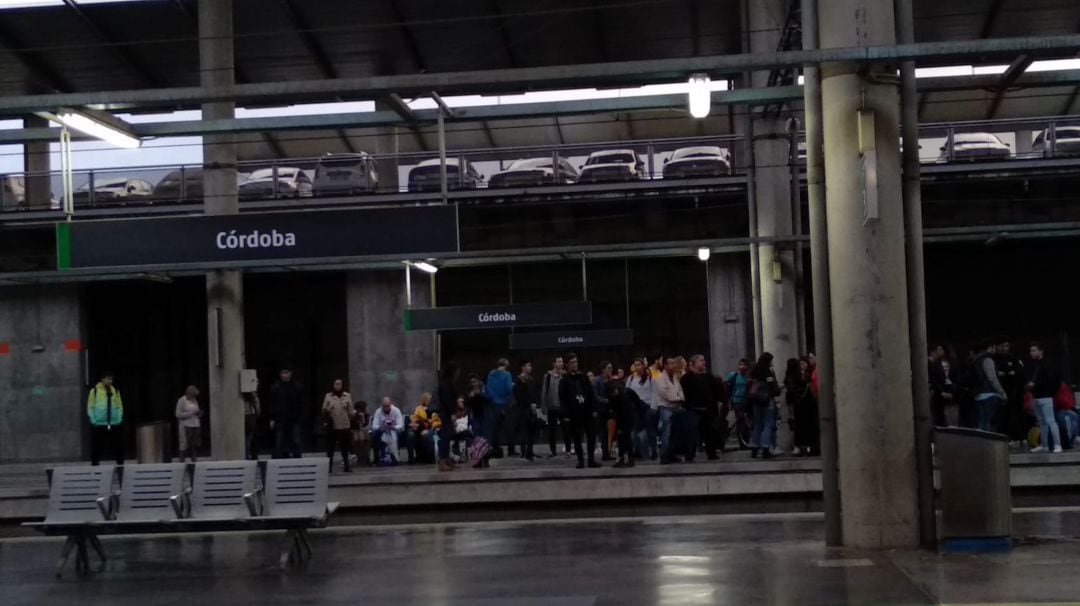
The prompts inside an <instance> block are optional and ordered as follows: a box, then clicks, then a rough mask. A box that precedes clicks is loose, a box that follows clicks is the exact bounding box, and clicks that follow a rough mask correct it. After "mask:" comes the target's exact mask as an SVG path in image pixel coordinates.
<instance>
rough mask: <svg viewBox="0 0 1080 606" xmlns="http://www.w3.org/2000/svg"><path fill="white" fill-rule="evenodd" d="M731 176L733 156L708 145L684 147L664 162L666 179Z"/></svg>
mask: <svg viewBox="0 0 1080 606" xmlns="http://www.w3.org/2000/svg"><path fill="white" fill-rule="evenodd" d="M730 174H731V155H730V153H729V152H728V151H727V150H725V149H721V148H719V147H716V146H713V145H708V146H700V147H683V148H680V149H677V150H675V153H673V154H671V158H670V159H668V160H665V161H664V178H665V179H686V178H689V177H719V176H721V175H730Z"/></svg>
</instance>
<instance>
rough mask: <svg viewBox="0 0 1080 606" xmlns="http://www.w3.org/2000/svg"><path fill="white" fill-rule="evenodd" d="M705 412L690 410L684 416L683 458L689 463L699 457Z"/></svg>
mask: <svg viewBox="0 0 1080 606" xmlns="http://www.w3.org/2000/svg"><path fill="white" fill-rule="evenodd" d="M704 416H705V411H703V410H688V411H686V413H685V414H683V419H684V422H683V430H682V445H683V456H684V457H686V462H687V463H689V462H691V461H693V460H694V459H695V458H696V457H697V451H698V446H699V445H700V444H701V427H702V423H701V422H702V417H704Z"/></svg>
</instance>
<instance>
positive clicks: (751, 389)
mask: <svg viewBox="0 0 1080 606" xmlns="http://www.w3.org/2000/svg"><path fill="white" fill-rule="evenodd" d="M749 379H750V381H749V384H748V385H747V387H746V401H747V403H748V404H749V405H750V408H751V410H753V413H754V429H753V431H752V432H751V433H750V456H751V457H752V458H755V459H756V458H757V456H758V453H759V452H760V453H761V457H762V458H764V459H771V458H772V456H773V454H772V448H773V439H774V438H775V434H776V398H777V397H778V396H779V395H780V393H781V389H780V384H779V383H778V382H777V380H776V373H775V372H773V355H772V354H771V353H768V352H765V353H763V354H761V357H760V358H758V361H757V364H755V365H754V368H753V370H751V371H750V376H749Z"/></svg>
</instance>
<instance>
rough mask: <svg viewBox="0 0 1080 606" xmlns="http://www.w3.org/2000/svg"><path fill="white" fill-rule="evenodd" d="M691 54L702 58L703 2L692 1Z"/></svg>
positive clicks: (699, 0)
mask: <svg viewBox="0 0 1080 606" xmlns="http://www.w3.org/2000/svg"><path fill="white" fill-rule="evenodd" d="M690 54H691V55H693V56H695V57H698V56H701V0H690Z"/></svg>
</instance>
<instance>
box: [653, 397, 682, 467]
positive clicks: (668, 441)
mask: <svg viewBox="0 0 1080 606" xmlns="http://www.w3.org/2000/svg"><path fill="white" fill-rule="evenodd" d="M683 414H684V413H683V411H682V410H681V409H676V408H670V407H667V406H661V407H660V423H659V426H658V427H657V431H658V433H659V434H660V460H661V461H671V460H672V459H673V458H674V456H675V454H676V453H675V443H676V442H677V441H678V433H677V429H676V427H677V426H681V425H682V423H681V422H680V421H681V420H682V419H681V417H682V416H683Z"/></svg>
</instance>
